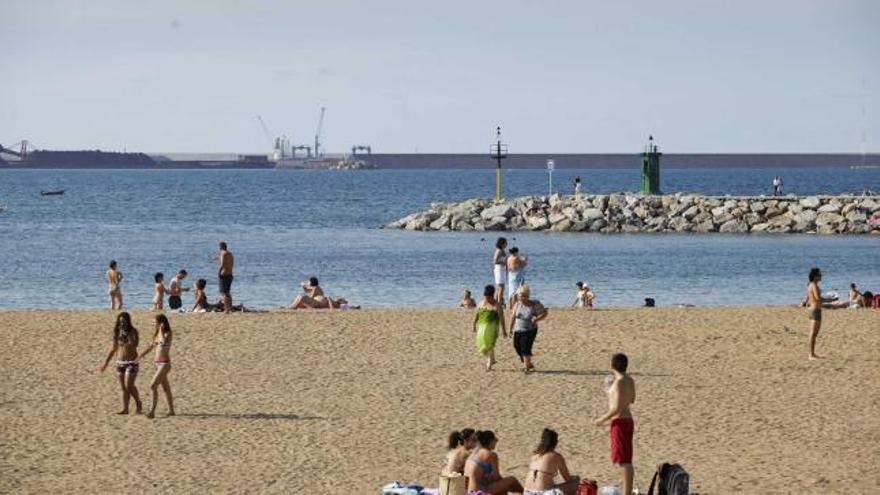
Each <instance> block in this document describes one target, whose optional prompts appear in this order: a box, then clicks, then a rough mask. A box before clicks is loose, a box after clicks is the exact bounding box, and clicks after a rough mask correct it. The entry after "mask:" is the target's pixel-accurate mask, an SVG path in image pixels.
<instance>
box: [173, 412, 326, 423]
mask: <svg viewBox="0 0 880 495" xmlns="http://www.w3.org/2000/svg"><path fill="white" fill-rule="evenodd" d="M177 417H179V418H189V419H284V420H289V421H319V420H326V419H327V418H322V417H320V416H303V415H299V414H284V413H190V414H178V415H177Z"/></svg>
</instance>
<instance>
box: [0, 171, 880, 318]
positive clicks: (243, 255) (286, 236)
mask: <svg viewBox="0 0 880 495" xmlns="http://www.w3.org/2000/svg"><path fill="white" fill-rule="evenodd" d="M777 175H779V176H781V177H782V179H783V182H784V191H783V192H784V193H786V194H787V193H793V194H798V195H808V194H809V195H812V194H844V193H861V192H862V191H864V190H865V189H871V190H873V191H880V169H856V170H854V169H848V168H809V169H806V168H805V169H797V168H784V169H766V168H765V169H741V168H729V169H687V170H675V169H671V170H664V171H663V175H662V181H661V187H662V189H663V191H664V193H675V192H683V193H695V194H711V195H734V196H736V195H762V194H766V195H769V194H770V190H771V181H772V179H773V177H774V176H777ZM575 176H580V177H581V180H582V181H583V183H584V188H585V191H586V192H588V193H611V192H620V191H634V190H637V189H638V185H639V181H640V171H639V170H637V169H624V170H620V169H615V170H600V169H590V170H572V169H557V170H556V171H554V172H553V174H552V184H551V182H550V181H551V177H550V174H549V173H548V172H547V171H543V170H536V169H531V170H516V169H510V170H504V171H503V174H502V177H503V192H504V195H505V196H506V197H515V196H524V195H544V194H548V193H549V192H559V193H562V194H570V193H571V190H572V186H571V182H572V179H573V178H574V177H575ZM57 189H64V190H65V193H64V194H63V195H60V196H41V195H40V191H45V190H57ZM494 191H495V171H494V169H492V168H487V169H485V170H450V169H443V170H440V169H420V170H369V171H318V170H284V171H281V170H247V171H244V170H63V171H59V170H0V203H4V204H5V205H6V209H5V210H4V211H2V212H0V309H43V308H47V309H93V308H104V307H107V306H108V304H109V303H108V300H107V294H106V286H107V284H106V281H105V275H104V274H105V271H106V269H107V263H108V262H109V261H110V260H111V259H114V260H117V262H118V264H119V268H120V270H121V271H122V272H123V273H124V275H125V279H124V282H123V284H122V288H123V293H124V297H125V304H126V307H128V308H148V307H149V306H150V301H151V299H152V295H153V276H154V274H155V273H156V272H163V273H164V274H165V279H166V282H167V281H168V280H169V279H170V278H171V276H172V275H173V274H174V273H175V272H176V271H177V270H178V269H181V268H185V269H187V270H188V271H189V273H190V278H189V279H188V280H187V282H186V285H192V284H194V283H195V281H196V280H197V279H199V278H205V279H206V280H207V281H208V295H209V298H210V299H212V300H213V299H215V298H216V297H217V281H216V262H215V261H212V259H211V256H212V255H213V254H214V253H216V251H217V244H218V242H220V241H225V242H227V243H228V245H229V248H230V251H232V252H233V253H234V255H235V260H236V270H235V283H234V285H233V294H234V298H235V301H236V303H238V302H242V303H244V304H245V305H246V306H247V307H251V308H255V309H272V308H276V307H279V306H282V305H286V304H289V303H290V302H291V301H292V300H293V298H294V297H296V295H297V294H299V293H300V291H301V289H300V283H301V282H302V281H304V280H306V279H307V278H308V277H310V276H317V277H319V279H320V282H321V285H322V286H323V287H324V288H325V291H326V292H327V293H328V294H329V295H330V296H332V297H345V298H346V299H348V301H349V302H350V303H351V304H352V305H359V306H363V307H364V308H388V307H405V308H444V307H455V306H456V305H457V302H458V300H459V297H460V295H461V292H462V290H464V289H470V290H471V291H472V292H473V293H474V295H475V297H477V296H479V294H480V293H481V292H482V288H483V287H484V286H485V285H486V284H490V283H492V263H491V259H492V250H493V244H494V241H495V239H496V238H497V236H498V235H499V233H497V232H477V233H454V232H446V233H441V232H408V231H396V230H385V229H382V225H384V224H385V223H387V222H390V221H392V220H396V219H398V218H400V217H403V216H405V215H407V214H409V213H412V212H414V211H417V210H422V209H425V208H427V207H428V206H429V205H430V204H431V203H432V202H451V201H459V200H464V199H468V198H473V197H492V196H493V195H494ZM500 235H504V236H506V237H508V239H509V240H510V245H512V246H518V247H519V248H520V250H521V252H523V253H525V254H527V255H528V256H529V259H530V265H529V268H528V270H527V272H526V279H527V282H528V283H529V284H530V285H531V286H532V288H533V294H534V295H535V296H536V297H537V298H538V299H540V300H541V301H542V302H544V303H545V304H547V305H548V306H551V307H552V306H566V305H570V304H571V303H572V302H573V300H574V296H575V282H578V281H583V282H586V283H588V284H589V285H590V286H591V287H592V288H593V290H594V291H595V293H596V296H597V300H596V301H597V305H598V306H600V307H633V306H639V305H641V304H642V303H643V301H644V299H645V298H646V297H652V298H654V299H655V300H656V301H657V304H658V305H659V306H670V305H680V304H693V305H696V306H717V305H723V306H730V305H754V304H758V305H765V304H766V305H790V304H796V303H798V302H799V300H800V299H801V298H802V297H803V295H804V289H805V286H806V283H807V273H808V271H809V270H810V268H811V267H814V266H818V267H821V268H822V270H823V273H824V276H825V278H824V280H823V290H824V291H825V292H837V293H839V294H840V296H841V297H845V296H846V290H847V288H848V287H849V284H850V283H856V284H858V286H859V287H860V288H861V289H868V290H871V291H873V292H880V237H878V236H818V235H718V234H710V235H699V234H614V235H611V234H588V233H549V232H534V233H526V232H515V233H514V232H511V233H501V234H500ZM184 304H189V305H191V304H192V296H191V295H188V294H187V295H185V296H184Z"/></svg>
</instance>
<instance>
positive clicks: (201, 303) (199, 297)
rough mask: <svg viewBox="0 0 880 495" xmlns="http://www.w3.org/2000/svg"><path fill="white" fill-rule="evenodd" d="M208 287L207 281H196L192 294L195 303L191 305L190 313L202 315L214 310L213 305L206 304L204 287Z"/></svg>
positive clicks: (206, 298) (206, 296)
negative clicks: (194, 290)
mask: <svg viewBox="0 0 880 495" xmlns="http://www.w3.org/2000/svg"><path fill="white" fill-rule="evenodd" d="M207 285H208V281H207V280H205V279H203V278H200V279H198V280H197V281H196V292H195V294H194V296H195V298H196V303H195V304H193V307H192V310H191V311H192V312H194V313H204V312H208V311H214V310H215V309H216V308H215V307H214V305H213V304H211V303H209V302H208V295H207V294H205V286H207Z"/></svg>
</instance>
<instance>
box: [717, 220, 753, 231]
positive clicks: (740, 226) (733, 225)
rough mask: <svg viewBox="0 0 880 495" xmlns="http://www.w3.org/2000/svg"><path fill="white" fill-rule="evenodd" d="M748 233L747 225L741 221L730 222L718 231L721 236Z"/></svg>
mask: <svg viewBox="0 0 880 495" xmlns="http://www.w3.org/2000/svg"><path fill="white" fill-rule="evenodd" d="M748 231H749V225H748V224H747V223H745V222H743V221H742V220H730V221H727V222H725V223H724V224H723V225H721V227H720V228H719V229H718V232H721V233H722V234H743V233H746V232H748Z"/></svg>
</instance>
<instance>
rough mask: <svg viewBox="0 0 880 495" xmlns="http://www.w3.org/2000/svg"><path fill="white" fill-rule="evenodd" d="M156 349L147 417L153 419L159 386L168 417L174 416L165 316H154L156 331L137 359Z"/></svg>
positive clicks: (169, 348) (169, 343)
mask: <svg viewBox="0 0 880 495" xmlns="http://www.w3.org/2000/svg"><path fill="white" fill-rule="evenodd" d="M153 349H156V360H155V363H156V374H155V375H153V381H152V382H150V389H151V390H152V391H153V405H152V407H150V412H148V413H147V417H148V418H150V419H153V418H154V417H155V416H156V402H157V397H156V396H157V395H158V391H159V385H161V386H162V390H164V391H165V400H166V401H167V402H168V415H169V416H174V397H172V396H171V384H170V383H168V373H170V372H171V323H169V322H168V318H167V317H166V316H165V315H156V331H155V332H154V333H153V342H152V343H151V344H150V346H149V347H147V348H146V350H144V352H143V353H141V355H140V356H139V357H138V359H141V358H143V357H144V356H146V355H147V354H149V353H150V351H152V350H153Z"/></svg>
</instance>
